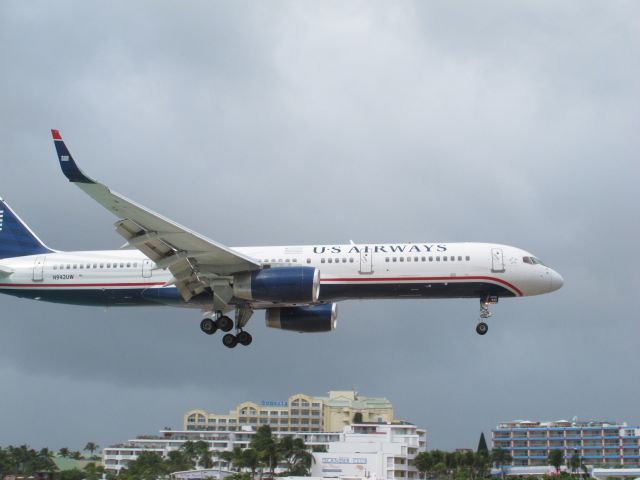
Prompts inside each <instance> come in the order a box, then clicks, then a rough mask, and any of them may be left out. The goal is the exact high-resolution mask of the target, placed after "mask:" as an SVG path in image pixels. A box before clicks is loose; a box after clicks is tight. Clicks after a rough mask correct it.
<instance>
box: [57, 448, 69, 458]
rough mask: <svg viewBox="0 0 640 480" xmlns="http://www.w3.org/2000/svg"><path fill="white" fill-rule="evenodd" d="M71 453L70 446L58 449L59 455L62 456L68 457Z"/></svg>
mask: <svg viewBox="0 0 640 480" xmlns="http://www.w3.org/2000/svg"><path fill="white" fill-rule="evenodd" d="M70 454H71V450H69V448H67V447H62V448H61V449H60V450H58V455H60V456H61V457H62V458H67V457H68V456H69V455H70Z"/></svg>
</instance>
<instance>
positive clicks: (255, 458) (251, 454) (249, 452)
mask: <svg viewBox="0 0 640 480" xmlns="http://www.w3.org/2000/svg"><path fill="white" fill-rule="evenodd" d="M242 466H243V467H245V468H248V469H249V470H250V471H251V478H252V479H255V478H256V471H257V470H258V468H259V467H260V455H259V454H258V452H257V451H255V450H254V449H253V448H245V449H244V450H243V452H242Z"/></svg>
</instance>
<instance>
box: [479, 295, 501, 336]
mask: <svg viewBox="0 0 640 480" xmlns="http://www.w3.org/2000/svg"><path fill="white" fill-rule="evenodd" d="M496 303H498V297H497V296H496V295H490V296H486V297H483V298H481V299H480V322H479V323H478V325H476V333H477V334H478V335H485V334H486V333H487V332H488V331H489V325H487V324H486V322H484V321H483V320H486V319H487V318H489V317H491V316H492V313H491V312H490V311H489V305H494V304H496Z"/></svg>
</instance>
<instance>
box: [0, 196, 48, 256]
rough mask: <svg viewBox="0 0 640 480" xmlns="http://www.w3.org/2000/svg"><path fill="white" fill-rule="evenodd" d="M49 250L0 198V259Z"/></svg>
mask: <svg viewBox="0 0 640 480" xmlns="http://www.w3.org/2000/svg"><path fill="white" fill-rule="evenodd" d="M51 252H53V250H51V249H50V248H48V247H47V246H46V245H45V244H44V243H42V241H41V240H40V239H39V238H38V237H37V236H36V234H35V233H33V232H32V231H31V229H30V228H29V227H27V225H26V223H24V222H23V221H22V220H21V219H20V217H18V215H16V214H15V212H14V211H13V210H11V207H9V205H7V204H6V203H5V201H4V200H3V199H2V198H0V259H2V258H10V257H24V256H25V255H37V254H39V253H51Z"/></svg>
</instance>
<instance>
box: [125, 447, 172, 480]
mask: <svg viewBox="0 0 640 480" xmlns="http://www.w3.org/2000/svg"><path fill="white" fill-rule="evenodd" d="M168 473H170V472H169V471H168V468H167V464H166V463H165V461H164V460H163V459H162V457H161V456H160V455H159V454H157V453H156V452H140V454H139V455H138V458H137V459H135V460H133V461H132V462H129V464H128V465H127V468H126V469H125V470H123V471H121V472H120V475H122V476H123V477H124V478H128V479H131V480H157V478H158V477H160V476H162V475H167V474H168Z"/></svg>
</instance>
